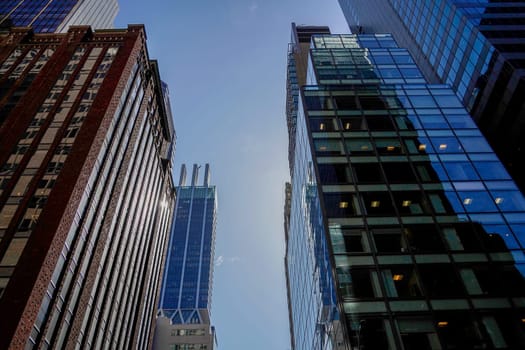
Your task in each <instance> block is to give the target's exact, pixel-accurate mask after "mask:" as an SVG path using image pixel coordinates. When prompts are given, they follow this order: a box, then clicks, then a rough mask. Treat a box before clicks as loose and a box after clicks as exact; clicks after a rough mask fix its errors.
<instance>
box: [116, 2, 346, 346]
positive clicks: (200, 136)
mask: <svg viewBox="0 0 525 350" xmlns="http://www.w3.org/2000/svg"><path fill="white" fill-rule="evenodd" d="M119 4H120V13H119V15H118V17H117V21H116V26H117V27H125V26H126V25H127V24H128V23H144V24H145V25H146V32H147V36H148V48H149V54H150V57H151V58H155V59H158V60H159V64H160V70H161V76H162V79H163V80H164V81H165V82H166V83H168V85H169V87H170V97H171V101H172V110H173V115H174V122H175V128H176V132H177V146H176V156H175V159H176V163H175V166H174V172H175V177H176V178H177V179H178V173H179V171H180V165H181V164H182V163H187V164H188V165H190V166H191V164H193V163H198V164H204V163H210V165H211V171H212V183H213V184H215V185H216V186H217V190H218V197H219V214H218V215H219V216H218V227H217V242H216V250H215V254H216V266H215V275H214V287H213V302H212V320H213V323H214V325H215V326H216V329H217V337H218V342H219V349H220V350H235V349H251V350H259V349H261V350H262V349H264V350H268V349H272V350H276V349H283V350H286V349H289V348H290V343H289V342H290V341H289V331H288V329H289V328H288V315H287V305H286V288H285V277H284V265H283V259H284V233H283V205H284V183H285V182H286V181H287V180H288V179H289V174H288V161H287V147H288V141H287V130H286V122H285V112H284V111H285V108H284V105H285V79H286V51H287V44H288V42H289V39H290V29H291V22H293V21H294V22H296V23H297V24H307V25H329V26H330V27H331V29H332V32H333V33H341V32H348V29H347V26H346V23H345V22H344V19H343V17H342V14H341V12H340V9H339V6H338V4H337V0H324V1H321V0H317V1H314V0H302V1H299V0H280V1H278V0H265V1H262V0H260V1H250V0H244V1H243V0H222V1H217V0H215V1H208V0H205V1H188V0H171V1H170V0H148V1H131V0H120V1H119Z"/></svg>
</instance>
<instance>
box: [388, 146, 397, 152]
mask: <svg viewBox="0 0 525 350" xmlns="http://www.w3.org/2000/svg"><path fill="white" fill-rule="evenodd" d="M386 149H387V150H388V151H393V150H395V149H396V148H395V147H394V146H388V147H387V148H386Z"/></svg>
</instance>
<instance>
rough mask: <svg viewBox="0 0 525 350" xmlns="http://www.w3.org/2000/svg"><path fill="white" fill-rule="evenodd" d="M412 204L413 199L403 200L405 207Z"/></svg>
mask: <svg viewBox="0 0 525 350" xmlns="http://www.w3.org/2000/svg"><path fill="white" fill-rule="evenodd" d="M410 204H412V201H403V204H402V205H403V206H404V207H409V206H410Z"/></svg>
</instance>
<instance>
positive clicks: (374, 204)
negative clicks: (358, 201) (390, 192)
mask: <svg viewBox="0 0 525 350" xmlns="http://www.w3.org/2000/svg"><path fill="white" fill-rule="evenodd" d="M380 204H381V202H380V201H372V203H370V206H371V207H372V208H377V207H379V205H380Z"/></svg>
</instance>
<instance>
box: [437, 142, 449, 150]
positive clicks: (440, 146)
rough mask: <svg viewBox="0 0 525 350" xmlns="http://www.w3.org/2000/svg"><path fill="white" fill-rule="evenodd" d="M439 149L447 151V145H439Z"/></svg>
mask: <svg viewBox="0 0 525 350" xmlns="http://www.w3.org/2000/svg"><path fill="white" fill-rule="evenodd" d="M439 149H447V145H446V144H444V143H442V144H441V145H439Z"/></svg>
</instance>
